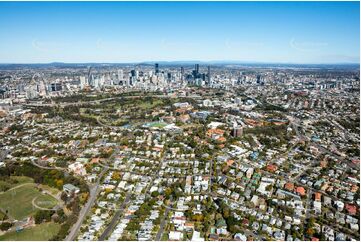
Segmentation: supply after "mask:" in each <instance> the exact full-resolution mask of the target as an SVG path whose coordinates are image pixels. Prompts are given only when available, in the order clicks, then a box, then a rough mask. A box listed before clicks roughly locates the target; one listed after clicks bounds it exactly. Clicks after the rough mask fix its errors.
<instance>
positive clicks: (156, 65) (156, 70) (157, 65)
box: [155, 63, 159, 74]
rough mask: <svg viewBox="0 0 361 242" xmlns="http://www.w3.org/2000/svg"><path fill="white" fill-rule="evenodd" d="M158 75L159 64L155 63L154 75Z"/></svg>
mask: <svg viewBox="0 0 361 242" xmlns="http://www.w3.org/2000/svg"><path fill="white" fill-rule="evenodd" d="M158 73H159V64H158V63H155V74H158Z"/></svg>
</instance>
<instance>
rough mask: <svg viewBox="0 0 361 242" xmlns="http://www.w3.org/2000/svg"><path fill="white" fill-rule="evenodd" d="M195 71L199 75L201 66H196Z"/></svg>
mask: <svg viewBox="0 0 361 242" xmlns="http://www.w3.org/2000/svg"><path fill="white" fill-rule="evenodd" d="M194 70H195V71H196V74H198V73H199V64H196V65H195V68H194Z"/></svg>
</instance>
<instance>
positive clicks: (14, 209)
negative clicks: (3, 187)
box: [0, 184, 56, 220]
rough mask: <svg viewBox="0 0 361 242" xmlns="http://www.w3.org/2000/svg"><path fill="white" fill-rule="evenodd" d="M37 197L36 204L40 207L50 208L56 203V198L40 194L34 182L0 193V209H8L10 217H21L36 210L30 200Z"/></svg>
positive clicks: (18, 218)
mask: <svg viewBox="0 0 361 242" xmlns="http://www.w3.org/2000/svg"><path fill="white" fill-rule="evenodd" d="M35 197H37V199H36V204H37V205H38V206H41V207H45V208H50V207H53V205H54V204H56V199H55V198H53V197H51V196H49V195H47V194H42V193H41V192H40V191H38V190H37V189H36V187H35V184H28V185H24V186H22V187H18V188H15V189H13V190H10V191H6V192H5V193H3V194H0V209H1V210H2V211H3V212H5V211H6V210H8V215H9V216H10V218H14V219H17V220H20V219H23V218H26V217H28V216H29V215H32V214H34V213H35V212H36V210H37V209H36V208H34V207H33V205H32V200H33V199H34V198H35Z"/></svg>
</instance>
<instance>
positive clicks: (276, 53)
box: [0, 2, 360, 64]
mask: <svg viewBox="0 0 361 242" xmlns="http://www.w3.org/2000/svg"><path fill="white" fill-rule="evenodd" d="M0 6H1V7H0V9H1V10H0V13H1V14H0V28H1V29H2V30H3V31H4V33H7V34H6V35H5V36H3V37H2V40H1V42H2V45H1V46H0V63H51V62H65V63H92V62H94V63H137V62H162V61H204V62H211V61H228V62H243V63H292V64H339V63H359V58H360V57H359V52H360V48H359V42H360V39H359V35H360V31H359V28H360V26H359V17H360V13H359V2H343V3H340V2H252V3H250V2H226V3H220V2H105V3H99V2H51V3H49V2H37V3H34V2H32V3H19V2H13V3H9V2H1V3H0Z"/></svg>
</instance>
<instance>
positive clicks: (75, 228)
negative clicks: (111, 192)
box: [65, 168, 108, 241]
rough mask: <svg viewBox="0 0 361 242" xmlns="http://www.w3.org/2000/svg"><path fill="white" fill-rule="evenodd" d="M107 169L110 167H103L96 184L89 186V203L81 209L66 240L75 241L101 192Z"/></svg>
mask: <svg viewBox="0 0 361 242" xmlns="http://www.w3.org/2000/svg"><path fill="white" fill-rule="evenodd" d="M107 171H108V169H106V168H105V169H103V171H102V172H101V173H100V174H99V178H98V180H97V182H96V183H95V185H93V186H91V187H89V193H90V197H89V199H88V201H87V203H86V204H85V206H84V207H83V208H82V209H81V211H80V213H79V216H78V221H76V223H75V224H74V225H73V227H72V228H71V230H70V232H69V234H68V236H67V237H66V238H65V240H66V241H73V240H74V239H75V237H76V236H77V234H78V232H79V229H80V227H81V225H82V223H83V221H84V218H85V217H86V215H87V214H88V213H89V211H90V209H91V207H92V206H93V204H94V201H95V199H96V197H97V196H98V193H99V192H100V185H99V184H100V180H101V178H102V177H103V175H104V174H105V173H106V172H107Z"/></svg>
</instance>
